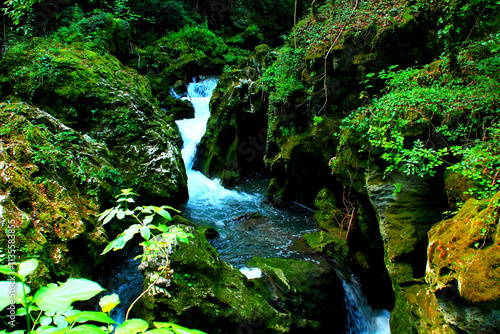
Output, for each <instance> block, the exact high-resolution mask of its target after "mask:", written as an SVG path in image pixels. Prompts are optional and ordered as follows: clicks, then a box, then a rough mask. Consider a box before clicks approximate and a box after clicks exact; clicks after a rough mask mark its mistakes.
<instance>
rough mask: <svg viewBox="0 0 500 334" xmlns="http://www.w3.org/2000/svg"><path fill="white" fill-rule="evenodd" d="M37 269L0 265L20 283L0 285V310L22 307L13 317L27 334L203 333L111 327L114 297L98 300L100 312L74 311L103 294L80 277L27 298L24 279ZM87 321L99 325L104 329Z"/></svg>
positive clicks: (131, 323)
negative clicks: (76, 304)
mask: <svg viewBox="0 0 500 334" xmlns="http://www.w3.org/2000/svg"><path fill="white" fill-rule="evenodd" d="M37 267H38V261H37V260H35V259H30V260H27V261H24V262H21V263H20V264H19V269H18V271H17V272H16V271H13V270H12V269H11V268H10V267H9V266H0V273H2V274H6V275H12V276H14V277H16V278H18V279H19V281H20V282H15V281H14V280H11V281H1V282H0V291H1V294H0V311H2V310H4V309H5V308H6V307H8V306H9V305H14V304H21V305H22V307H21V308H18V309H17V313H16V315H17V316H24V317H25V318H26V323H27V329H28V333H31V332H36V333H41V334H45V333H47V334H48V333H57V334H63V333H89V334H105V333H113V332H114V333H116V334H125V333H127V334H135V333H146V334H160V333H161V334H170V333H171V334H185V333H192V334H204V332H202V331H199V330H193V329H188V328H185V327H182V326H179V325H176V324H173V323H168V322H154V323H153V324H154V326H155V328H154V329H151V330H148V329H149V324H148V323H147V322H146V321H144V320H142V319H130V320H127V321H125V322H123V323H122V324H119V325H117V326H116V327H114V326H113V325H116V322H115V321H114V320H113V319H112V318H111V317H110V316H109V313H110V312H111V310H112V309H113V308H114V307H115V306H116V305H118V304H119V303H120V299H119V297H118V295H116V294H112V295H107V296H104V297H102V298H101V299H100V301H99V306H100V307H101V311H100V312H98V311H80V310H77V309H74V308H73V306H72V304H73V303H74V302H75V301H85V300H89V299H90V298H92V297H94V296H96V295H97V294H98V293H100V292H101V291H104V289H103V288H102V287H101V286H100V285H99V284H97V283H95V282H93V281H90V280H87V279H83V278H70V279H68V280H67V281H66V282H64V283H59V284H54V283H51V284H49V285H48V286H46V287H42V288H40V289H38V291H37V292H36V293H35V294H34V295H30V292H31V289H30V288H29V286H28V285H26V283H25V282H26V277H27V276H28V275H30V274H31V273H32V272H34V271H35V270H36V268H37ZM12 287H14V289H12ZM12 292H15V293H12ZM88 322H93V323H101V324H103V326H97V325H95V324H90V323H88ZM3 333H8V332H7V331H6V330H1V331H0V334H3ZM13 333H16V334H18V333H19V334H20V333H24V331H22V330H17V331H15V332H13Z"/></svg>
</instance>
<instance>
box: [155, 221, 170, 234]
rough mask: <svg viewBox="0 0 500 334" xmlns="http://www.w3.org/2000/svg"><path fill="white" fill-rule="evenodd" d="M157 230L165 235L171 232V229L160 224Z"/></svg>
mask: <svg viewBox="0 0 500 334" xmlns="http://www.w3.org/2000/svg"><path fill="white" fill-rule="evenodd" d="M157 228H158V230H160V231H161V232H164V233H168V232H170V228H169V227H168V226H167V225H163V224H161V223H160V224H158V226H157Z"/></svg>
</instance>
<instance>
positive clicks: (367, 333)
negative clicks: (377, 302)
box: [337, 270, 391, 334]
mask: <svg viewBox="0 0 500 334" xmlns="http://www.w3.org/2000/svg"><path fill="white" fill-rule="evenodd" d="M337 276H338V277H339V278H340V279H341V280H342V286H343V287H344V291H345V300H344V301H345V307H346V310H347V322H346V328H345V330H344V333H345V334H390V333H391V329H390V326H389V319H390V313H389V311H387V310H384V309H380V310H374V309H372V307H371V306H370V305H369V304H368V301H367V300H366V297H365V296H364V294H363V292H362V291H361V284H360V283H359V281H358V280H357V278H356V277H355V276H354V275H351V276H350V278H349V279H347V278H346V277H345V276H344V275H343V274H342V272H340V271H339V270H337Z"/></svg>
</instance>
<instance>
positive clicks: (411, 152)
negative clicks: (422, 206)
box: [333, 34, 500, 198]
mask: <svg viewBox="0 0 500 334" xmlns="http://www.w3.org/2000/svg"><path fill="white" fill-rule="evenodd" d="M499 42H500V35H499V34H497V35H491V36H489V38H487V39H483V40H480V41H478V42H473V43H469V45H468V47H467V48H464V49H463V50H462V52H461V53H460V54H459V57H458V60H459V65H460V73H459V74H457V73H456V72H454V71H452V68H451V67H450V62H449V59H448V58H446V57H445V58H442V59H441V60H439V61H437V62H434V63H431V64H429V65H428V66H426V67H424V68H422V69H416V68H409V69H406V70H400V71H394V70H393V69H389V70H388V71H381V72H379V73H378V74H377V75H372V76H369V77H378V78H381V79H384V80H386V82H387V87H386V88H385V89H384V90H383V91H382V93H384V95H383V96H382V97H380V98H374V99H373V100H372V101H371V102H370V103H369V104H367V105H366V106H363V107H361V108H359V109H358V110H356V111H355V112H354V113H352V114H351V115H350V116H349V117H347V118H346V119H344V120H343V125H342V127H341V134H340V138H339V139H340V145H339V148H338V151H339V152H342V151H344V150H345V149H347V147H348V146H352V145H359V146H360V148H359V150H360V151H364V152H367V153H369V154H374V155H377V156H379V157H380V158H382V160H385V161H386V162H387V167H386V170H385V172H386V173H391V172H392V171H395V170H398V171H400V172H403V173H405V174H408V175H418V176H422V177H423V176H427V175H429V176H433V175H435V173H436V171H437V170H438V169H439V168H440V166H447V168H449V169H452V170H454V171H456V172H459V173H461V174H462V175H464V176H466V177H468V178H470V179H472V180H473V181H474V183H475V184H476V185H477V186H476V187H472V188H470V189H469V192H470V193H471V194H473V195H474V196H476V197H477V198H486V197H490V196H492V195H493V194H494V193H495V192H496V191H498V190H500V185H499V181H500V174H499V172H498V170H499V168H500V158H499V153H500V152H499V146H500V145H499V144H500V77H499V76H498V73H499V72H498V66H499V65H500V64H498V56H497V52H498V44H499ZM365 83H367V82H365ZM368 83H369V82H368ZM340 160H341V159H334V160H333V168H335V167H336V165H338V164H339V163H341V161H340ZM457 161H458V162H457Z"/></svg>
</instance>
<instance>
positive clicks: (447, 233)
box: [426, 192, 500, 303]
mask: <svg viewBox="0 0 500 334" xmlns="http://www.w3.org/2000/svg"><path fill="white" fill-rule="evenodd" d="M499 203H500V192H499V193H497V194H496V195H495V196H493V197H492V198H491V199H490V200H483V201H477V200H475V199H469V200H468V201H467V202H466V203H465V204H464V206H463V207H462V209H460V211H459V212H458V214H457V215H456V216H455V217H453V218H452V219H449V220H445V221H442V222H440V223H438V224H436V225H435V226H434V227H433V228H432V229H431V231H429V248H428V265H427V272H426V279H427V281H428V283H429V284H431V286H432V287H433V288H434V289H435V290H440V289H443V288H445V287H447V286H449V285H450V284H452V282H453V281H455V280H456V281H457V282H458V290H459V292H460V296H461V297H462V298H464V299H465V300H467V301H468V302H471V303H485V302H498V301H499V300H500V288H499V287H498V284H497V283H498V280H499V279H500V276H499V275H500V273H499V272H498V270H497V268H498V266H499V265H500V257H499V256H498V254H499V252H500V239H499V235H500V234H499V226H500V224H499V216H498V210H499V209H498V208H499Z"/></svg>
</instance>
